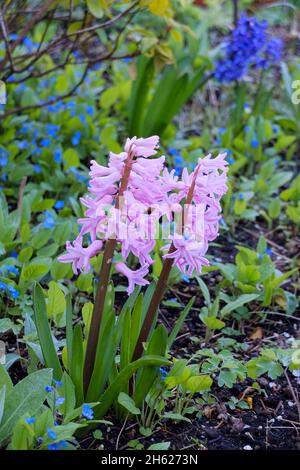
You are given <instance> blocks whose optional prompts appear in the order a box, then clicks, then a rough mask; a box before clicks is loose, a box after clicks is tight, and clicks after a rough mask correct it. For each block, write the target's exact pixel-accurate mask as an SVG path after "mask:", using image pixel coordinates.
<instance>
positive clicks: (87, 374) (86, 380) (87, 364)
mask: <svg viewBox="0 0 300 470" xmlns="http://www.w3.org/2000/svg"><path fill="white" fill-rule="evenodd" d="M133 157H134V153H133V152H132V151H131V149H130V150H129V152H128V158H127V160H126V162H125V168H124V174H123V177H122V181H121V185H120V189H119V192H118V196H117V199H116V207H117V208H119V207H120V204H122V201H121V197H122V196H123V194H124V192H125V191H126V189H127V186H128V181H129V176H130V172H131V167H132V161H133ZM116 246H117V240H116V238H110V239H109V240H107V242H106V244H105V249H104V253H103V260H102V264H101V269H100V273H99V281H98V288H97V293H96V299H95V304H94V309H93V314H92V319H91V324H90V329H89V335H88V340H87V347H86V354H85V361H84V369H83V389H84V394H86V393H87V391H88V388H89V384H90V380H91V377H92V374H93V370H94V365H95V358H96V351H97V343H98V338H99V331H100V326H101V320H102V316H103V309H104V304H105V297H106V292H107V288H108V284H109V279H110V271H111V265H112V260H113V257H114V251H115V248H116Z"/></svg>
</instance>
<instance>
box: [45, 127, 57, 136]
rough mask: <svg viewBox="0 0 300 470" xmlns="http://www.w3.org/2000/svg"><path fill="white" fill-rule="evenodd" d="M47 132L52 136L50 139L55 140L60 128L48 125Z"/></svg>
mask: <svg viewBox="0 0 300 470" xmlns="http://www.w3.org/2000/svg"><path fill="white" fill-rule="evenodd" d="M46 131H47V133H48V134H49V135H50V137H53V138H55V137H56V136H57V133H58V131H59V126H57V125H56V124H46Z"/></svg>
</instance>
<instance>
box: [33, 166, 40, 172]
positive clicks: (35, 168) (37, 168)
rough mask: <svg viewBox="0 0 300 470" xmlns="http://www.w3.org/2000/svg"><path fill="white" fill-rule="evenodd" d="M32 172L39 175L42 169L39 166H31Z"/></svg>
mask: <svg viewBox="0 0 300 470" xmlns="http://www.w3.org/2000/svg"><path fill="white" fill-rule="evenodd" d="M33 171H34V172H35V173H41V172H42V167H41V165H39V164H36V165H33Z"/></svg>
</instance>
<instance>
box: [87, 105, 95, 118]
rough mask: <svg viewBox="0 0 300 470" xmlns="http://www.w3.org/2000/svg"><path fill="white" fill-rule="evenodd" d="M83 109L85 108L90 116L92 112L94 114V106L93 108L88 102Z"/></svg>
mask: <svg viewBox="0 0 300 470" xmlns="http://www.w3.org/2000/svg"><path fill="white" fill-rule="evenodd" d="M85 109H86V112H87V113H88V114H89V115H90V116H93V114H94V108H93V106H91V105H90V104H88V105H87V106H86V108H85Z"/></svg>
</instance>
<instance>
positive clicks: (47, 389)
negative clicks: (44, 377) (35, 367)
mask: <svg viewBox="0 0 300 470" xmlns="http://www.w3.org/2000/svg"><path fill="white" fill-rule="evenodd" d="M45 390H46V392H47V393H50V392H52V391H53V387H51V386H50V385H46V387H45Z"/></svg>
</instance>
